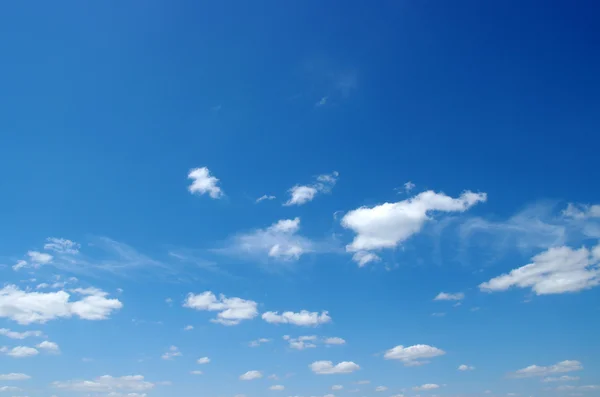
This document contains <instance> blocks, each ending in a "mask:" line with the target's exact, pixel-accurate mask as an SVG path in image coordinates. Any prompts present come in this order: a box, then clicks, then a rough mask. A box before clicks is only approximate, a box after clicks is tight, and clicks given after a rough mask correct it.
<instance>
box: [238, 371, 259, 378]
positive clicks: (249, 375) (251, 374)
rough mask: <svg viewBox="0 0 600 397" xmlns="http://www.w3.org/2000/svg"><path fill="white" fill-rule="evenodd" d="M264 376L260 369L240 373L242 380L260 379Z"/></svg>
mask: <svg viewBox="0 0 600 397" xmlns="http://www.w3.org/2000/svg"><path fill="white" fill-rule="evenodd" d="M262 377H263V374H262V372H260V371H256V370H254V371H248V372H246V373H244V374H242V375H240V380H254V379H260V378H262Z"/></svg>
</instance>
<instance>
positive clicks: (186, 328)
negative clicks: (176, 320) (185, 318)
mask: <svg viewBox="0 0 600 397" xmlns="http://www.w3.org/2000/svg"><path fill="white" fill-rule="evenodd" d="M193 329H194V326H193V325H186V326H185V327H184V328H183V330H184V331H191V330H193Z"/></svg>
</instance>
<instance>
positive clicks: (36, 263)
mask: <svg viewBox="0 0 600 397" xmlns="http://www.w3.org/2000/svg"><path fill="white" fill-rule="evenodd" d="M27 256H28V257H29V258H28V260H20V261H18V262H17V263H16V264H15V265H14V266H13V270H15V271H17V270H19V269H22V268H26V267H32V268H35V269H37V268H38V267H40V266H42V265H47V264H48V263H50V262H52V259H53V258H54V257H53V256H52V255H50V254H47V253H45V252H38V251H29V252H27Z"/></svg>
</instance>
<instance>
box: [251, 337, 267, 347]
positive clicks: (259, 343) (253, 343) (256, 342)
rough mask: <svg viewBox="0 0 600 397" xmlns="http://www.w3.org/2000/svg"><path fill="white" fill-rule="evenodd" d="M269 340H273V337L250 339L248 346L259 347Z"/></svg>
mask: <svg viewBox="0 0 600 397" xmlns="http://www.w3.org/2000/svg"><path fill="white" fill-rule="evenodd" d="M268 342H271V339H268V338H259V339H256V340H253V341H250V343H248V346H250V347H258V346H260V345H261V344H263V343H268Z"/></svg>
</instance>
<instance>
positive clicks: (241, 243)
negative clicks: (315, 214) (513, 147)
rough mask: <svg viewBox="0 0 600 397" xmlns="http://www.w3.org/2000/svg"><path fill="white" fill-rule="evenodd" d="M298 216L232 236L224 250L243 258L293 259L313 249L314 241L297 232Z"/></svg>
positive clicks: (298, 225) (298, 227) (298, 226)
mask: <svg viewBox="0 0 600 397" xmlns="http://www.w3.org/2000/svg"><path fill="white" fill-rule="evenodd" d="M299 229H300V218H293V219H282V220H279V221H277V222H275V223H273V224H272V225H271V226H269V227H267V228H266V229H256V230H253V231H251V232H248V233H242V234H238V235H236V236H234V237H233V238H232V241H231V243H230V247H228V248H226V249H225V252H229V253H233V254H236V255H238V256H242V257H244V258H249V257H252V256H254V257H256V258H257V259H262V260H265V259H272V260H279V261H295V260H298V259H300V257H301V256H302V255H303V254H305V253H309V252H313V251H314V250H315V247H314V243H313V242H312V241H311V240H309V239H307V238H305V237H302V236H300V235H299V234H298V230H299Z"/></svg>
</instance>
